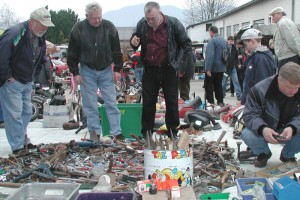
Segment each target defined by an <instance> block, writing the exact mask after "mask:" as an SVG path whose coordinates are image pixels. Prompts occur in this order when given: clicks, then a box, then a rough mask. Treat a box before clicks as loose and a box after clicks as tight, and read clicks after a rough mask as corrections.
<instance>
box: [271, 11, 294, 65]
mask: <svg viewBox="0 0 300 200" xmlns="http://www.w3.org/2000/svg"><path fill="white" fill-rule="evenodd" d="M269 15H270V16H272V22H273V23H276V24H277V29H276V31H275V33H274V43H275V54H276V55H277V57H278V60H279V62H278V68H280V67H281V66H282V65H284V64H285V63H287V62H295V63H297V64H300V34H299V30H298V28H297V25H296V24H295V23H294V22H293V21H292V20H291V19H289V18H288V17H286V13H285V11H284V10H283V8H282V7H276V8H274V9H273V10H272V11H271V12H270V13H269Z"/></svg>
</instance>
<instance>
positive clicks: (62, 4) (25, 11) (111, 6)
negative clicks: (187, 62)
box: [0, 0, 250, 20]
mask: <svg viewBox="0 0 300 200" xmlns="http://www.w3.org/2000/svg"><path fill="white" fill-rule="evenodd" d="M94 1H95V0H0V9H1V8H2V7H3V5H4V4H6V5H7V6H8V7H9V9H10V10H11V11H12V12H14V13H15V14H16V17H19V18H21V20H27V19H28V18H29V15H30V12H31V11H33V10H35V9H37V8H40V7H44V6H46V5H48V7H49V9H51V10H55V11H58V10H61V9H68V8H70V9H72V10H73V11H74V12H75V13H77V14H78V15H79V18H84V17H85V12H84V10H85V5H86V4H88V3H90V2H94ZM148 1H149V0H98V1H97V2H99V3H100V5H101V6H102V10H103V13H105V12H108V11H112V10H118V9H120V8H123V7H126V6H129V5H136V4H145V3H146V2H148ZM154 1H156V2H158V3H159V4H160V5H161V6H162V5H174V6H177V7H178V8H185V7H186V6H185V5H186V4H185V2H186V1H185V0H154ZM249 1H250V0H236V2H237V6H240V5H242V4H244V3H246V2H249Z"/></svg>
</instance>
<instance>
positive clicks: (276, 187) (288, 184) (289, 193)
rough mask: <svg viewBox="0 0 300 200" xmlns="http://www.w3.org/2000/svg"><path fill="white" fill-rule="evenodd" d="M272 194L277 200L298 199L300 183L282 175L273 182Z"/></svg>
mask: <svg viewBox="0 0 300 200" xmlns="http://www.w3.org/2000/svg"><path fill="white" fill-rule="evenodd" d="M273 194H274V196H275V197H276V198H277V199H278V200H285V199H299V196H300V184H299V183H298V182H296V181H294V180H293V179H291V178H289V177H287V176H283V177H281V178H280V179H278V180H277V181H275V182H274V183H273Z"/></svg>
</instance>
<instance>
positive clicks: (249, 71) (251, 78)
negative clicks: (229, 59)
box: [241, 28, 276, 104]
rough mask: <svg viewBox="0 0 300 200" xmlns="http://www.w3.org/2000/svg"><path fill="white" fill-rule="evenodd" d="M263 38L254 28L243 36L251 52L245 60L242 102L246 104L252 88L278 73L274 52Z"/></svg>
mask: <svg viewBox="0 0 300 200" xmlns="http://www.w3.org/2000/svg"><path fill="white" fill-rule="evenodd" d="M261 38H262V35H261V33H260V31H259V30H257V29H254V28H250V29H248V30H247V31H245V32H244V33H243V35H242V36H241V40H243V42H244V45H245V48H246V50H247V51H248V52H249V53H250V55H249V56H248V57H247V60H246V62H245V67H246V72H245V79H244V83H243V94H242V98H241V103H242V104H245V102H246V96H247V94H248V93H249V91H250V88H252V87H253V86H254V85H255V84H256V83H258V82H259V81H261V80H264V79H265V78H267V77H270V76H272V75H274V74H275V73H276V66H275V60H274V57H273V54H272V52H271V51H270V50H269V49H268V48H267V47H266V46H262V45H261Z"/></svg>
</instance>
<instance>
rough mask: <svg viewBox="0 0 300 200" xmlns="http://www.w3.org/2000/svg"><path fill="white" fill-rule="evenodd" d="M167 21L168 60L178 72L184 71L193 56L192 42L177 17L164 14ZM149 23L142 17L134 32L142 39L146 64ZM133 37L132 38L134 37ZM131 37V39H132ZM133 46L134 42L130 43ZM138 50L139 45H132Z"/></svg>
mask: <svg viewBox="0 0 300 200" xmlns="http://www.w3.org/2000/svg"><path fill="white" fill-rule="evenodd" d="M164 17H165V19H166V23H167V38H168V41H167V42H168V62H169V63H170V64H171V65H172V66H173V67H174V68H175V70H176V71H177V72H180V73H184V72H185V71H186V67H187V66H188V62H189V61H188V60H189V59H190V57H191V55H190V54H191V52H192V42H191V40H190V38H189V37H188V35H187V33H186V31H185V28H184V26H183V25H182V24H181V23H180V21H179V20H178V19H177V18H175V17H170V16H167V15H164ZM148 27H149V26H148V24H147V22H146V20H145V18H142V19H141V20H140V21H139V22H138V23H137V27H136V31H135V32H134V33H133V34H132V37H133V36H137V37H139V38H140V39H141V41H140V45H141V61H142V63H143V64H144V65H146V49H147V32H148ZM132 37H131V38H132ZM131 38H130V41H131ZM130 45H131V46H132V44H130ZM132 48H133V49H135V50H137V49H138V47H134V46H132Z"/></svg>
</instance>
